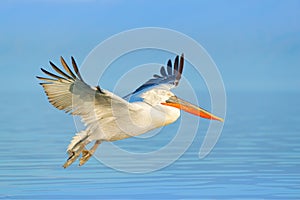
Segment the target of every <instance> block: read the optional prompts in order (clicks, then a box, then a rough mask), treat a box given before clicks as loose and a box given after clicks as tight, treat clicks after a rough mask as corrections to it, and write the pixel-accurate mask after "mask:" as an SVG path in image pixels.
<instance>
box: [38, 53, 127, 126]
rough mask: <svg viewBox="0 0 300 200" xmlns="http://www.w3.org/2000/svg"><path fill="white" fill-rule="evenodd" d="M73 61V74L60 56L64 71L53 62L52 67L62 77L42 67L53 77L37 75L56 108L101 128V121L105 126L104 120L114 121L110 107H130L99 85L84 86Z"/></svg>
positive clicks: (87, 123) (89, 124)
mask: <svg viewBox="0 0 300 200" xmlns="http://www.w3.org/2000/svg"><path fill="white" fill-rule="evenodd" d="M71 59H72V65H73V68H74V72H72V70H71V69H70V67H69V66H68V65H67V63H66V62H65V60H64V59H63V58H62V57H61V58H60V60H61V64H62V66H63V67H64V69H65V72H64V71H62V70H61V69H59V68H58V67H57V66H56V65H55V64H53V63H52V62H50V65H51V66H52V68H53V69H54V70H55V71H56V72H57V73H58V74H59V75H56V74H53V73H51V72H48V71H46V70H45V69H43V68H41V70H42V71H43V72H44V73H45V74H46V75H48V76H49V77H50V78H45V77H39V76H37V78H38V79H40V80H41V81H43V82H42V83H40V84H41V85H42V86H43V88H44V90H45V93H46V95H47V96H48V99H49V102H50V103H51V104H52V105H53V106H54V107H56V108H57V109H59V110H64V111H65V112H67V113H70V114H72V115H79V116H81V118H82V121H83V122H84V123H85V124H86V125H88V126H90V128H92V127H91V126H94V125H96V126H98V125H99V124H98V123H99V121H101V120H102V123H105V120H106V121H107V120H109V121H111V120H114V116H113V115H112V108H111V105H112V103H113V104H114V105H119V107H120V108H125V107H126V108H127V107H128V106H130V105H129V103H128V102H127V101H125V100H124V99H122V98H121V97H118V96H117V95H114V94H113V93H111V92H109V91H106V90H104V89H101V88H100V87H99V86H97V87H91V86H90V85H88V84H87V83H85V82H84V81H83V79H82V77H81V75H80V73H79V70H78V67H77V64H76V62H75V60H74V58H73V57H71ZM95 122H96V123H95ZM100 124H101V122H100Z"/></svg>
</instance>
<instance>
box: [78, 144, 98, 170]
mask: <svg viewBox="0 0 300 200" xmlns="http://www.w3.org/2000/svg"><path fill="white" fill-rule="evenodd" d="M100 144H101V140H96V142H95V143H94V145H93V146H92V148H91V149H90V150H86V149H84V150H83V151H82V157H81V158H80V161H79V166H81V165H84V163H86V162H87V161H88V160H89V159H90V157H92V155H93V154H94V153H95V151H96V150H97V148H98V146H99V145H100Z"/></svg>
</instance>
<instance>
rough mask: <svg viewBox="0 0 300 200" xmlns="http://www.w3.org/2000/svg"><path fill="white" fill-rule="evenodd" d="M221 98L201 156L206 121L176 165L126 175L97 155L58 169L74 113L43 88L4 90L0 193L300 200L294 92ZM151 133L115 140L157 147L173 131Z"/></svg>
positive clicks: (299, 109)
mask: <svg viewBox="0 0 300 200" xmlns="http://www.w3.org/2000/svg"><path fill="white" fill-rule="evenodd" d="M227 95H228V107H227V111H228V112H227V117H226V122H225V126H224V129H223V132H222V135H221V137H220V139H219V141H218V143H217V145H216V146H215V148H214V149H213V151H212V152H211V153H210V154H209V155H208V156H207V157H206V158H205V159H202V160H200V159H199V157H198V152H199V146H200V145H201V142H202V140H203V134H204V133H203V129H205V127H206V126H207V123H206V122H205V121H204V120H203V126H201V127H200V129H199V131H198V133H197V136H196V138H195V140H194V142H193V143H192V145H191V146H190V148H189V149H188V150H187V152H186V153H185V154H184V155H183V156H182V157H180V158H179V159H178V160H177V161H176V162H175V163H173V164H172V165H170V166H168V167H166V168H163V169H161V170H158V171H155V172H152V173H147V174H130V173H125V172H119V171H116V170H114V169H111V168H109V167H107V166H105V165H103V164H102V163H99V161H97V160H96V159H95V158H91V160H89V161H88V162H87V163H86V165H84V166H82V167H77V163H76V165H74V166H71V167H70V168H68V169H63V168H62V164H63V163H64V161H65V159H66V157H67V155H66V153H65V149H66V146H67V145H68V143H69V140H70V139H71V137H72V135H73V132H75V127H74V123H73V118H72V117H71V116H68V115H66V114H64V113H63V112H61V111H57V110H55V109H53V108H52V107H51V106H50V104H48V102H47V101H46V98H45V96H44V94H43V93H42V92H27V93H25V92H21V93H2V94H1V103H0V110H1V116H0V122H1V127H0V151H1V159H0V198H3V199H52V198H58V199H64V198H66V199H91V198H97V199H99V198H105V199H106V198H113V199H123V198H125V199H132V198H138V199H141V198H149V199H154V198H169V199H170V198H171V199H186V198H194V199H199V198H202V199H203V198H204V199H233V198H236V199H240V198H243V199H247V198H249V199H299V198H300V116H299V113H300V106H299V102H300V94H298V93H292V92H272V93H271V92H249V93H241V92H228V94H227ZM173 127H176V124H175V125H173ZM173 127H172V126H170V128H169V129H166V130H164V131H168V132H172V129H173ZM157 137H161V138H160V139H159V141H158V139H155V137H154V139H153V140H152V139H151V138H150V139H148V140H149V141H147V140H146V139H145V141H143V142H134V141H135V140H133V139H127V140H124V141H120V142H119V145H121V146H123V147H125V148H126V145H127V146H128V148H131V147H132V146H133V145H134V148H136V149H139V148H141V149H143V148H144V147H145V144H148V145H149V146H151V147H153V146H154V147H155V146H156V145H160V142H165V141H169V140H170V138H169V137H172V135H171V134H169V133H165V134H160V136H157ZM157 137H156V138H157ZM99 150H100V151H101V146H100V149H99ZM120 162H122V160H120Z"/></svg>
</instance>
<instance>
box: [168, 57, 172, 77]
mask: <svg viewBox="0 0 300 200" xmlns="http://www.w3.org/2000/svg"><path fill="white" fill-rule="evenodd" d="M167 71H168V75H170V76H171V75H172V61H171V60H168V64H167Z"/></svg>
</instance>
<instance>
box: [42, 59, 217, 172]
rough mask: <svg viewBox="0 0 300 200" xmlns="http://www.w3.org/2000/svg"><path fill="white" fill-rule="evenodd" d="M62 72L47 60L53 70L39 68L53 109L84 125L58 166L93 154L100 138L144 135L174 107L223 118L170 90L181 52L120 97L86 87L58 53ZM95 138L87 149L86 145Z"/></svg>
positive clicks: (168, 118)
mask: <svg viewBox="0 0 300 200" xmlns="http://www.w3.org/2000/svg"><path fill="white" fill-rule="evenodd" d="M60 61H61V64H62V66H63V68H64V69H65V72H64V71H62V70H61V69H59V68H58V67H57V66H56V65H55V64H53V63H52V62H51V61H50V65H51V66H52V68H53V69H54V70H55V71H56V72H57V73H58V74H59V75H56V74H53V73H51V72H48V71H46V70H45V69H43V68H41V70H42V71H43V72H44V73H45V74H46V75H48V76H50V78H45V77H39V76H37V78H38V79H40V80H41V81H43V82H42V83H40V84H41V85H42V86H43V88H44V90H45V93H46V95H47V96H48V100H49V102H50V103H51V104H52V105H53V106H54V107H56V108H57V109H59V110H64V111H65V112H66V113H70V114H72V115H78V116H80V117H81V120H82V121H83V122H84V124H85V126H86V129H85V130H83V131H80V132H78V133H76V135H75V136H74V137H73V139H72V140H71V142H70V144H69V146H68V148H67V153H68V155H69V158H68V160H67V161H66V162H65V164H64V165H63V167H64V168H66V167H68V166H70V165H71V164H72V163H73V162H74V161H75V160H76V159H77V158H78V157H79V156H80V155H81V158H80V161H79V166H81V165H83V164H84V163H85V162H87V161H88V160H89V158H90V157H91V156H92V155H93V154H94V152H95V151H96V149H97V148H98V146H99V145H100V143H101V142H104V141H106V142H112V141H116V140H122V139H125V138H129V137H133V136H137V135H140V134H143V133H146V132H148V131H150V130H152V129H155V128H159V127H161V126H166V125H168V124H171V123H173V122H175V121H176V120H177V119H178V118H179V116H180V110H183V111H186V112H188V113H191V114H193V115H196V116H200V117H202V118H207V119H211V120H219V121H223V119H222V118H220V117H217V116H215V115H213V114H211V113H209V112H208V111H206V110H204V109H202V108H201V107H198V106H195V105H193V104H191V103H189V102H187V101H184V100H182V99H180V98H178V97H177V96H175V95H174V94H173V93H172V92H171V91H170V90H171V89H172V88H174V87H176V86H177V85H178V83H179V80H180V78H181V75H182V70H183V64H184V55H183V54H182V55H181V57H180V58H179V56H176V58H175V60H174V65H173V67H172V61H171V60H168V62H167V67H166V69H165V67H164V66H162V67H161V69H160V75H157V74H155V75H153V78H152V79H150V80H148V81H147V82H146V83H144V84H143V85H142V86H140V87H139V88H137V89H136V90H135V91H134V92H132V93H130V94H128V95H127V96H125V97H124V98H121V97H119V96H117V95H116V94H113V93H112V92H110V91H108V90H105V89H103V88H100V87H99V86H96V87H93V86H90V85H88V84H87V83H86V82H85V81H84V80H83V78H82V76H81V74H80V73H79V70H78V67H77V64H76V62H75V60H74V58H73V57H71V61H72V65H73V69H74V72H75V73H74V72H73V71H72V70H71V69H70V67H69V66H68V65H67V63H66V61H65V60H64V59H63V58H62V57H60ZM92 141H95V142H94V145H93V146H92V147H91V149H89V150H87V149H86V145H87V144H89V143H90V142H92Z"/></svg>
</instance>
